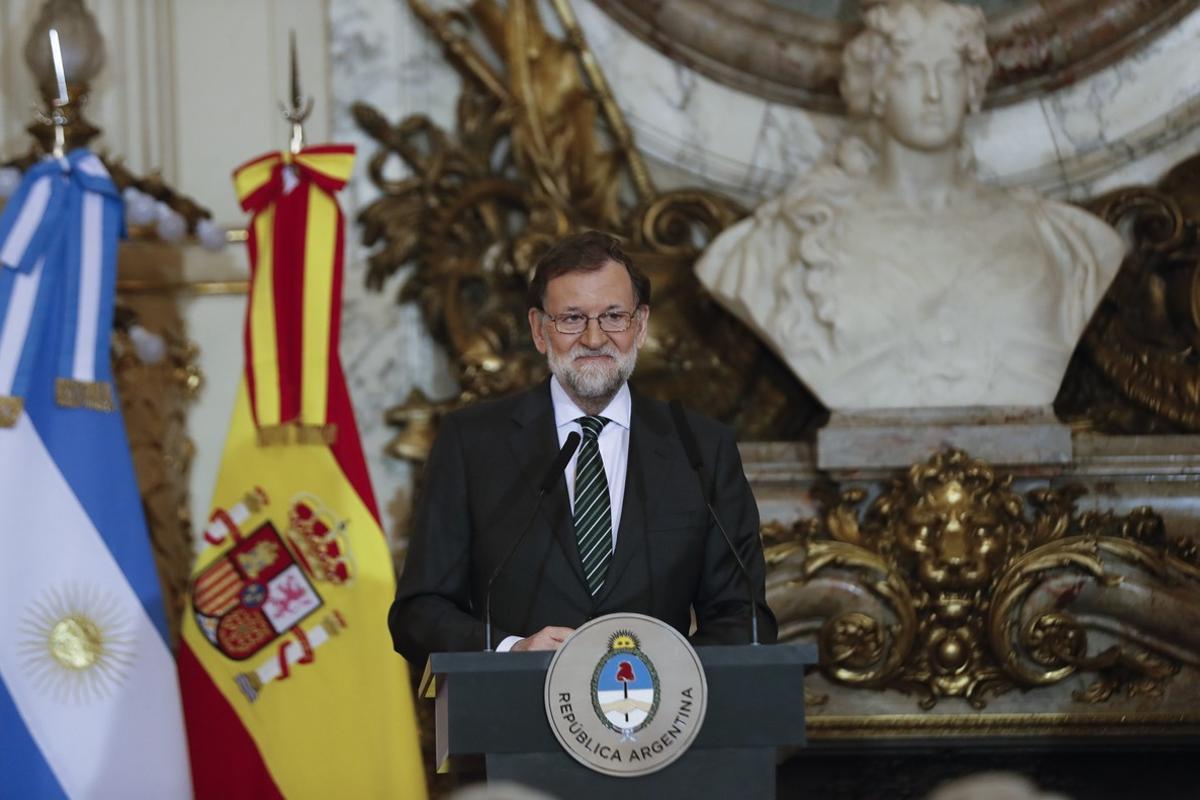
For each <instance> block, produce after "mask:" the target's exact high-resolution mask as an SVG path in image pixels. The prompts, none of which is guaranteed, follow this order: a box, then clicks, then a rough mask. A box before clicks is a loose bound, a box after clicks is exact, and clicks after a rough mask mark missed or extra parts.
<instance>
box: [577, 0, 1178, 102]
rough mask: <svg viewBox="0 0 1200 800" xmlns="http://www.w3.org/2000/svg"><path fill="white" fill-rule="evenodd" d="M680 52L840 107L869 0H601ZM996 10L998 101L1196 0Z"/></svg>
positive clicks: (1079, 72)
mask: <svg viewBox="0 0 1200 800" xmlns="http://www.w3.org/2000/svg"><path fill="white" fill-rule="evenodd" d="M595 2H596V4H597V5H599V6H600V7H601V8H603V9H604V10H605V11H607V12H608V13H609V14H610V15H611V16H612V17H613V18H614V19H616V20H618V21H619V22H621V24H623V25H624V26H625V27H626V28H627V29H628V30H630V31H631V32H632V33H634V34H636V35H637V36H639V37H640V38H642V39H643V40H645V41H646V42H647V43H649V44H651V45H653V46H654V47H656V48H657V49H659V50H660V51H661V52H663V53H664V54H665V55H667V56H668V57H670V58H672V59H673V60H676V61H679V62H680V63H683V64H686V65H688V66H689V67H692V68H693V69H695V70H697V71H698V72H701V73H703V74H705V75H707V76H708V77H710V78H713V79H715V80H717V81H720V82H722V83H724V84H726V85H729V86H732V87H734V88H736V89H740V90H742V91H744V92H749V93H751V94H754V95H758V96H760V97H764V98H767V99H769V100H773V101H776V102H781V103H787V104H790V105H796V106H802V107H805V108H811V109H818V110H826V111H838V110H841V108H842V102H841V98H840V97H839V95H838V90H837V79H838V75H839V73H840V71H841V67H840V54H841V51H842V48H843V47H844V46H845V44H846V42H847V41H848V40H849V39H850V37H851V36H853V35H854V33H855V32H856V30H857V27H856V24H855V22H854V20H856V19H857V18H858V9H859V8H860V7H861V6H863V5H864V4H866V2H869V0H855V1H854V2H850V1H848V0H841V1H839V0H828V2H821V0H670V2H663V1H662V0H655V1H654V2H646V0H595ZM971 4H972V5H978V6H981V7H982V8H984V10H985V11H986V12H987V14H988V18H989V25H988V41H989V49H990V50H991V52H992V55H993V57H994V58H995V59H996V64H997V74H996V75H995V76H994V77H993V79H992V80H993V83H992V86H991V89H990V91H989V94H988V104H989V105H991V106H997V105H1004V104H1006V103H1012V102H1014V101H1016V100H1020V99H1022V98H1025V97H1029V96H1031V95H1035V94H1038V93H1041V92H1045V91H1048V90H1050V89H1054V88H1057V87H1060V86H1065V85H1067V84H1070V83H1073V82H1074V81H1077V80H1079V79H1080V78H1081V77H1084V76H1086V75H1088V74H1090V73H1092V72H1094V71H1096V70H1097V69H1099V68H1101V67H1103V66H1106V65H1108V64H1111V63H1113V62H1114V61H1115V60H1117V59H1118V58H1120V57H1122V56H1124V55H1126V54H1127V53H1129V52H1131V51H1133V50H1134V49H1136V48H1137V47H1139V46H1140V45H1142V44H1144V43H1146V42H1147V41H1149V40H1151V39H1152V38H1153V37H1155V36H1157V35H1158V34H1159V33H1161V32H1162V31H1163V30H1164V29H1165V28H1167V27H1168V26H1170V25H1171V24H1172V23H1173V22H1176V21H1177V20H1179V19H1180V18H1182V17H1183V15H1184V14H1186V13H1187V12H1188V11H1190V10H1192V9H1193V8H1195V7H1196V6H1197V3H1196V2H1195V0H1058V1H1057V2H1052V1H1051V0H975V2H973V3H971Z"/></svg>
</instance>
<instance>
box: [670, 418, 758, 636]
mask: <svg viewBox="0 0 1200 800" xmlns="http://www.w3.org/2000/svg"><path fill="white" fill-rule="evenodd" d="M669 405H670V407H671V418H672V419H673V420H674V421H675V432H676V433H677V434H679V441H680V443H681V444H682V445H683V452H684V454H686V455H687V460H688V463H689V464H691V465H692V469H693V470H695V472H696V480H698V481H699V482H700V496H701V497H703V498H704V505H705V507H706V508H708V515H709V516H710V517H712V521H713V522H715V523H716V524H717V530H719V531H721V536H722V537H724V539H725V544H726V545H728V547H729V552H730V553H732V554H733V560H734V561H736V562H737V568H738V571H739V572H741V573H742V580H744V581H745V582H746V591H747V592H748V593H749V595H750V644H758V604H757V603H756V602H755V599H754V582H753V581H752V580H750V572H749V571H748V570H747V569H746V563H745V562H744V561H742V557H741V555H740V554H739V553H738V551H737V548H736V547H734V546H733V540H732V539H730V538H729V533H728V531H726V530H725V526H724V525H722V524H721V518H720V517H719V516H718V515H717V511H716V509H714V508H713V501H712V500H711V499H710V498H709V496H708V486H707V485H706V484H705V482H704V460H703V459H702V458H701V457H700V448H699V447H698V446H697V445H696V436H695V434H693V433H692V426H691V425H689V424H688V421H687V416H686V415H684V413H683V404H682V403H680V402H679V401H678V400H672V401H671V402H670V404H669Z"/></svg>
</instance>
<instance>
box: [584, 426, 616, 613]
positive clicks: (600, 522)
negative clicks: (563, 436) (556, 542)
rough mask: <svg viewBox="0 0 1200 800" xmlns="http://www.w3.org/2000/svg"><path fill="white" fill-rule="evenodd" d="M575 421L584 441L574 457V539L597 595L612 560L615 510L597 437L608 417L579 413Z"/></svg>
mask: <svg viewBox="0 0 1200 800" xmlns="http://www.w3.org/2000/svg"><path fill="white" fill-rule="evenodd" d="M576 422H578V423H579V424H580V426H582V428H583V444H581V445H580V446H579V458H578V459H577V460H576V461H575V541H576V542H578V543H579V560H580V561H582V562H583V575H584V577H585V578H586V579H587V585H588V590H589V591H590V592H591V593H592V594H593V595H595V594H596V592H598V591H600V587H601V586H603V585H604V576H605V575H607V574H608V562H609V561H611V560H612V511H611V506H610V505H609V499H608V479H607V478H606V477H605V475H604V462H603V461H601V460H600V444H599V441H598V437H599V436H600V430H601V429H602V428H603V427H604V426H605V424H606V423H607V422H608V420H607V419H605V418H604V417H580V418H579V419H577V420H576Z"/></svg>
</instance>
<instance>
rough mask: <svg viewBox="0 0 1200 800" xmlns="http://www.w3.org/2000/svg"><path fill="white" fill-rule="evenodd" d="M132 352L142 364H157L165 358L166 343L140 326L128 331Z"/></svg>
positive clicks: (134, 326)
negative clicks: (131, 341)
mask: <svg viewBox="0 0 1200 800" xmlns="http://www.w3.org/2000/svg"><path fill="white" fill-rule="evenodd" d="M129 338H130V339H131V340H133V350H134V352H135V353H137V357H138V358H139V359H141V362H142V363H143V364H157V363H159V362H160V361H162V360H163V359H164V358H166V357H167V343H166V342H165V341H163V337H161V336H159V335H158V334H157V333H151V332H150V331H148V330H146V329H145V328H143V327H142V326H141V325H133V326H132V327H130V329H129Z"/></svg>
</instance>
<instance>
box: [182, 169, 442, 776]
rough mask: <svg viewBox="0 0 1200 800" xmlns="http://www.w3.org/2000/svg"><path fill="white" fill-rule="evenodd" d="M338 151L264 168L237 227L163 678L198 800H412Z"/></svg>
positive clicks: (408, 707) (402, 673) (408, 718)
mask: <svg viewBox="0 0 1200 800" xmlns="http://www.w3.org/2000/svg"><path fill="white" fill-rule="evenodd" d="M353 161H354V149H353V148H352V147H348V146H339V145H329V146H321V147H311V148H307V149H304V150H301V151H300V152H299V153H296V154H292V153H289V152H283V153H272V154H270V155H266V156H263V157H262V158H258V159H256V160H254V161H251V162H249V163H248V164H246V165H244V166H242V167H241V168H240V169H238V170H237V171H236V172H235V173H234V184H235V186H236V189H237V194H238V199H239V201H240V202H241V204H242V207H243V208H244V209H245V210H246V211H248V212H250V213H251V214H252V215H253V218H252V220H251V223H250V236H249V247H250V262H251V270H252V273H251V274H252V278H251V288H250V298H249V306H248V309H247V314H246V328H245V370H244V375H243V379H242V383H241V388H240V390H239V392H238V396H237V401H236V404H235V407H234V411H233V421H232V423H231V425H230V429H229V436H228V439H227V440H226V444H225V454H224V458H223V460H222V464H221V471H220V474H219V476H218V479H217V487H216V490H215V496H214V498H213V511H212V514H211V517H210V521H209V523H208V525H207V527H206V529H205V531H204V540H205V542H206V543H207V547H206V548H205V549H204V551H203V552H202V553H200V555H199V557H198V558H197V561H196V568H195V570H194V572H193V575H192V583H191V591H190V598H189V599H190V603H189V608H188V611H187V613H186V614H185V618H184V623H183V642H182V644H181V646H180V654H179V672H180V681H181V686H182V691H183V706H184V715H185V717H186V722H187V730H188V739H189V743H188V747H189V750H190V755H191V761H192V772H193V779H194V784H195V792H196V796H197V797H198V798H201V800H204V798H223V799H224V798H251V797H252V798H270V797H281V796H282V797H288V798H307V797H312V798H325V797H356V798H357V797H363V798H367V797H389V798H391V797H396V798H408V797H424V796H425V785H424V775H423V772H422V769H421V762H420V753H419V748H418V744H417V727H416V717H415V713H414V709H413V698H412V692H411V688H410V684H409V679H408V674H407V669H406V666H405V664H404V661H403V659H400V658H397V657H396V656H395V654H394V653H393V652H392V647H391V641H390V640H389V638H388V633H387V626H386V625H385V624H384V620H385V619H386V618H387V610H388V606H389V604H390V603H391V600H392V595H393V594H394V591H395V579H394V575H393V571H392V563H391V559H390V556H389V553H388V548H387V545H386V542H385V540H384V536H383V532H382V530H381V528H380V525H379V513H378V511H377V510H376V505H375V498H374V495H373V493H372V491H371V484H370V480H369V478H368V475H367V470H366V462H365V461H364V459H363V454H362V445H361V442H360V441H359V438H358V430H357V427H356V426H355V423H354V415H353V411H352V409H351V406H350V398H349V394H348V393H347V390H346V381H345V378H344V376H343V374H342V368H341V362H340V360H339V358H338V332H339V315H340V298H341V292H342V273H343V263H342V259H343V246H344V241H343V229H344V221H343V218H342V213H341V210H340V209H339V208H338V205H337V201H336V200H335V199H334V193H335V192H336V191H338V190H339V189H340V188H342V186H344V185H345V183H346V180H347V179H348V178H349V176H350V171H351V167H352V165H353Z"/></svg>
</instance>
